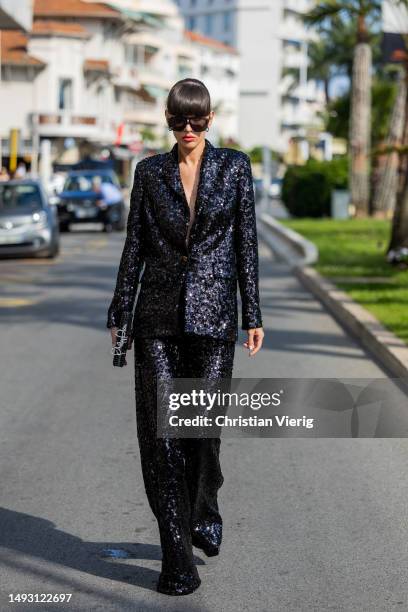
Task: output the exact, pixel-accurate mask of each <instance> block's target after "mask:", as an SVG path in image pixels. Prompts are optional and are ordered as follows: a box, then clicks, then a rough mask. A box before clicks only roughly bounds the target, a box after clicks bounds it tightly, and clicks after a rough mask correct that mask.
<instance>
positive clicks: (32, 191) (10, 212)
mask: <svg viewBox="0 0 408 612" xmlns="http://www.w3.org/2000/svg"><path fill="white" fill-rule="evenodd" d="M59 246H60V235H59V227H58V216H57V211H56V209H55V207H54V206H51V205H50V204H49V201H48V198H47V194H46V192H45V190H44V188H43V186H42V184H41V182H40V181H38V180H36V179H18V180H17V179H14V180H11V181H4V182H0V255H1V254H3V255H25V254H26V255H33V254H36V255H37V254H38V255H43V256H45V257H56V255H58V253H59Z"/></svg>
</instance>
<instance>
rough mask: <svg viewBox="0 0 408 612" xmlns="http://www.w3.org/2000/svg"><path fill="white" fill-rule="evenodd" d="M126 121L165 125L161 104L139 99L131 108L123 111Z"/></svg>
mask: <svg viewBox="0 0 408 612" xmlns="http://www.w3.org/2000/svg"><path fill="white" fill-rule="evenodd" d="M123 119H124V121H125V122H126V123H137V124H142V125H153V126H155V125H165V117H164V110H163V108H162V107H161V106H159V105H158V104H155V103H151V102H145V101H143V100H141V101H140V102H137V103H136V104H135V105H134V106H133V108H132V109H129V110H127V111H125V112H124V113H123Z"/></svg>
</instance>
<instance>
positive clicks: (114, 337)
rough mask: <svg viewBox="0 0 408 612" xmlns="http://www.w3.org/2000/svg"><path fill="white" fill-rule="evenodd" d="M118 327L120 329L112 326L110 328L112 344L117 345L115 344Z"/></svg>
mask: <svg viewBox="0 0 408 612" xmlns="http://www.w3.org/2000/svg"><path fill="white" fill-rule="evenodd" d="M117 329H118V328H117V327H111V328H110V332H111V337H112V346H115V344H116V330H117Z"/></svg>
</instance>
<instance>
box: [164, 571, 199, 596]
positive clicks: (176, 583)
mask: <svg viewBox="0 0 408 612" xmlns="http://www.w3.org/2000/svg"><path fill="white" fill-rule="evenodd" d="M200 584H201V579H200V576H199V575H198V571H197V568H194V570H193V571H192V572H189V573H188V574H178V575H169V574H164V573H163V572H162V573H161V574H160V576H159V581H158V583H157V590H158V592H159V593H164V594H165V595H188V594H189V593H193V592H194V591H195V590H196V589H198V587H199V586H200Z"/></svg>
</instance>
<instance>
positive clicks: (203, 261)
mask: <svg viewBox="0 0 408 612" xmlns="http://www.w3.org/2000/svg"><path fill="white" fill-rule="evenodd" d="M165 116H166V120H167V124H168V127H169V130H171V131H173V133H174V136H175V139H176V143H175V144H174V146H173V148H172V149H171V151H169V152H167V153H161V154H157V155H153V156H151V157H147V158H145V159H143V160H141V161H139V163H138V164H137V165H136V169H135V174H134V182H133V187H132V192H131V197H130V211H129V218H128V224H127V236H126V241H125V245H124V248H123V252H122V257H121V260H120V264H119V270H118V275H117V281H116V287H115V291H114V295H113V299H112V302H111V304H110V306H109V310H108V318H107V327H108V328H111V335H112V343H114V342H115V339H116V332H117V329H118V326H119V322H120V319H121V316H122V314H123V313H124V312H132V310H133V304H134V300H135V297H136V291H137V287H138V284H139V282H140V292H139V295H138V299H137V303H136V308H135V312H134V318H133V330H132V339H133V344H134V360H135V361H134V362H135V395H136V417H137V436H138V441H139V448H140V457H141V465H142V472H143V479H144V484H145V490H146V494H147V498H148V501H149V504H150V507H151V510H152V512H153V513H154V515H155V517H156V519H157V522H158V527H159V531H160V541H161V547H162V553H163V556H162V569H161V574H160V577H159V581H158V584H157V590H158V591H160V592H162V593H166V594H169V595H184V594H187V593H191V592H193V591H194V590H195V589H197V588H198V587H199V585H200V583H201V581H200V577H199V575H198V571H197V568H196V566H195V564H194V561H193V550H192V547H193V545H194V546H196V547H198V548H200V549H201V550H203V551H204V553H205V554H206V555H207V556H214V555H217V554H218V552H219V549H220V545H221V539H222V517H221V514H220V511H219V507H218V501H217V494H218V490H219V488H220V487H221V485H222V483H223V480H224V478H223V474H222V471H221V467H220V458H219V455H220V438H194V439H188V438H184V439H183V438H166V437H159V438H157V437H156V434H157V424H156V410H157V408H156V399H157V389H156V382H157V378H160V379H173V378H179V377H181V378H205V379H210V380H212V379H219V378H226V379H229V378H231V377H232V370H233V360H234V353H235V342H236V340H237V338H238V310H237V283H238V286H239V290H240V295H241V302H242V325H241V328H242V329H244V330H246V331H247V336H248V337H247V339H246V341H245V342H244V347H245V348H246V349H248V351H249V355H250V356H254V355H255V354H256V353H257V352H258V350H259V349H260V348H261V346H262V341H263V337H264V332H263V329H262V318H261V310H260V305H259V289H258V242H257V232H256V219H255V202H254V190H253V181H252V173H251V166H250V161H249V157H248V155H246V154H245V153H243V152H241V151H238V150H235V149H228V148H221V147H219V148H218V147H215V146H213V145H212V144H211V143H210V142H209V141H208V140H207V139H206V138H205V133H206V131H208V130H209V127H210V125H211V123H212V121H213V116H214V111H212V110H211V100H210V95H209V92H208V90H207V88H206V86H205V85H204V83H202V82H201V81H199V80H197V79H193V78H187V79H183V80H181V81H178V82H177V83H175V85H173V87H172V88H171V90H170V92H169V94H168V97H167V104H166V110H165ZM143 264H144V271H143V276H142V278H141V279H139V275H140V272H141V269H142V266H143Z"/></svg>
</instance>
